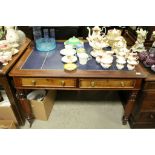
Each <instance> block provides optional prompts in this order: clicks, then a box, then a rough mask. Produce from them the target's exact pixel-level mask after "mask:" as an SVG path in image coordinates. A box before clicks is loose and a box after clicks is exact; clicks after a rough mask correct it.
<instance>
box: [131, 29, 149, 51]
mask: <svg viewBox="0 0 155 155" xmlns="http://www.w3.org/2000/svg"><path fill="white" fill-rule="evenodd" d="M136 33H137V40H136V42H135V44H134V45H133V46H132V47H131V49H132V50H133V51H136V52H143V51H145V50H146V49H145V47H144V42H145V39H146V36H147V33H148V31H146V30H143V29H142V28H141V29H137V31H136Z"/></svg>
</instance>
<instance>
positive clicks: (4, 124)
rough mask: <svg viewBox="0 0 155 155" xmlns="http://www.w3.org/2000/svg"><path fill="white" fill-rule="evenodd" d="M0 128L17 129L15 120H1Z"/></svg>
mask: <svg viewBox="0 0 155 155" xmlns="http://www.w3.org/2000/svg"><path fill="white" fill-rule="evenodd" d="M0 129H16V126H15V124H14V122H13V120H0Z"/></svg>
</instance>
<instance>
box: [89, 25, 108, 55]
mask: <svg viewBox="0 0 155 155" xmlns="http://www.w3.org/2000/svg"><path fill="white" fill-rule="evenodd" d="M87 29H88V37H87V38H86V39H87V40H88V42H89V45H90V46H91V47H92V48H93V50H92V51H91V52H90V54H91V55H92V56H93V57H97V56H98V53H103V52H104V51H103V48H105V47H107V46H109V45H108V44H107V42H106V39H105V33H106V28H105V27H102V29H101V28H100V27H99V26H95V27H94V28H92V30H91V29H90V28H89V27H87ZM103 29H104V32H103ZM91 31H92V32H91Z"/></svg>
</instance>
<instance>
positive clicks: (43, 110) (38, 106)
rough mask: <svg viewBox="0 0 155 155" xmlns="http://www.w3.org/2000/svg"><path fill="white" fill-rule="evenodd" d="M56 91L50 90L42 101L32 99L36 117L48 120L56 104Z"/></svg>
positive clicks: (31, 102)
mask: <svg viewBox="0 0 155 155" xmlns="http://www.w3.org/2000/svg"><path fill="white" fill-rule="evenodd" d="M55 97H56V91H55V90H50V91H48V93H47V95H46V96H45V97H44V99H43V100H42V101H37V100H31V101H30V104H31V107H32V112H33V114H34V117H35V118H36V119H38V120H44V121H46V120H48V118H49V115H50V113H51V110H52V108H53V105H54V100H55Z"/></svg>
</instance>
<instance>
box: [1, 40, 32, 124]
mask: <svg viewBox="0 0 155 155" xmlns="http://www.w3.org/2000/svg"><path fill="white" fill-rule="evenodd" d="M30 42H31V41H30V39H28V38H27V39H26V41H25V43H24V44H23V45H22V46H21V47H20V48H19V53H18V54H16V55H14V56H13V58H12V60H11V61H10V62H9V63H8V64H7V65H6V66H3V65H2V64H1V65H0V84H1V85H2V86H3V88H4V89H5V91H6V94H7V96H8V98H9V101H10V103H11V106H12V109H13V111H14V113H15V116H16V118H17V121H18V124H19V125H22V124H24V118H23V116H22V112H21V110H20V109H21V108H20V104H18V101H17V99H16V96H15V90H14V88H13V85H12V83H11V78H10V77H9V76H8V72H9V71H10V70H11V68H12V67H13V65H14V64H15V63H16V62H17V60H18V59H19V58H20V57H21V55H22V54H23V53H24V51H25V50H26V48H27V47H28V45H29V44H30Z"/></svg>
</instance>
